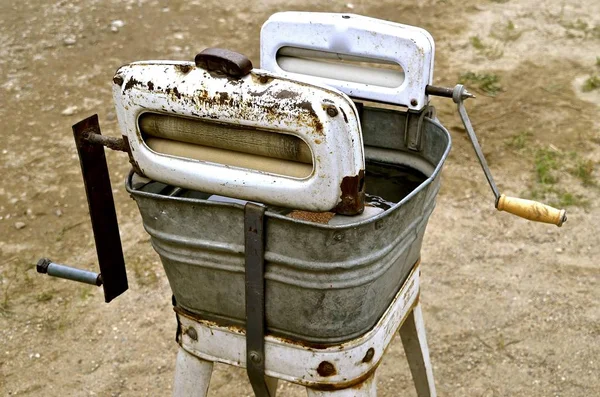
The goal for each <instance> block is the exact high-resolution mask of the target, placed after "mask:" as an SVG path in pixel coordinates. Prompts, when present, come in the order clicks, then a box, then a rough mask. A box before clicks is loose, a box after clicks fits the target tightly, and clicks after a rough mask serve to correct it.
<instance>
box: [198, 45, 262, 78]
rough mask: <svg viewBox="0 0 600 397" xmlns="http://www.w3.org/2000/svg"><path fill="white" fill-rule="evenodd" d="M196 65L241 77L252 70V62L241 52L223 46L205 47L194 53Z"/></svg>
mask: <svg viewBox="0 0 600 397" xmlns="http://www.w3.org/2000/svg"><path fill="white" fill-rule="evenodd" d="M195 61H196V66H197V67H199V68H202V69H204V70H207V71H210V72H221V73H224V74H226V75H227V76H231V77H243V76H245V75H247V74H248V73H250V71H251V70H252V62H250V60H249V59H248V58H247V57H246V56H245V55H242V54H239V53H237V52H234V51H230V50H225V49H223V48H207V49H205V50H204V51H202V52H201V53H199V54H198V55H196V59H195Z"/></svg>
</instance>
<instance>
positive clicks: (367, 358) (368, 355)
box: [362, 347, 375, 363]
mask: <svg viewBox="0 0 600 397" xmlns="http://www.w3.org/2000/svg"><path fill="white" fill-rule="evenodd" d="M373 356H375V349H373V348H372V347H370V348H369V350H367V353H366V354H365V356H364V357H363V359H362V362H363V363H368V362H370V361H371V360H372V359H373Z"/></svg>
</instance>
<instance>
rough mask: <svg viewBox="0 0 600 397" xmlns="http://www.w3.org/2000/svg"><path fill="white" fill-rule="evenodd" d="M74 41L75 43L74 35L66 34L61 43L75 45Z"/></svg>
mask: <svg viewBox="0 0 600 397" xmlns="http://www.w3.org/2000/svg"><path fill="white" fill-rule="evenodd" d="M75 43H77V39H76V38H75V36H67V37H65V39H64V40H63V44H64V45H66V46H67V47H69V46H72V45H75Z"/></svg>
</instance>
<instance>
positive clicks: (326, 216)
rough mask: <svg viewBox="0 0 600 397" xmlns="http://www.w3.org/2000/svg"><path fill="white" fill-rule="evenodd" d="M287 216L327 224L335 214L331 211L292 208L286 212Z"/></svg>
mask: <svg viewBox="0 0 600 397" xmlns="http://www.w3.org/2000/svg"><path fill="white" fill-rule="evenodd" d="M287 216H288V217H289V218H292V219H299V220H302V221H308V222H314V223H323V224H327V223H329V221H330V220H331V218H333V217H334V216H335V214H334V213H333V212H310V211H300V210H294V211H292V212H290V213H289V214H287Z"/></svg>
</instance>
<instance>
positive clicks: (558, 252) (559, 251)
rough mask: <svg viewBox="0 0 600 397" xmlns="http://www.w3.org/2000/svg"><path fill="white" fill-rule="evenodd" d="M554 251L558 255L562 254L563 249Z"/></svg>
mask: <svg viewBox="0 0 600 397" xmlns="http://www.w3.org/2000/svg"><path fill="white" fill-rule="evenodd" d="M555 251H556V253H557V254H560V253H561V252H563V249H562V248H560V247H559V248H557V249H556V250H555Z"/></svg>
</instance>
